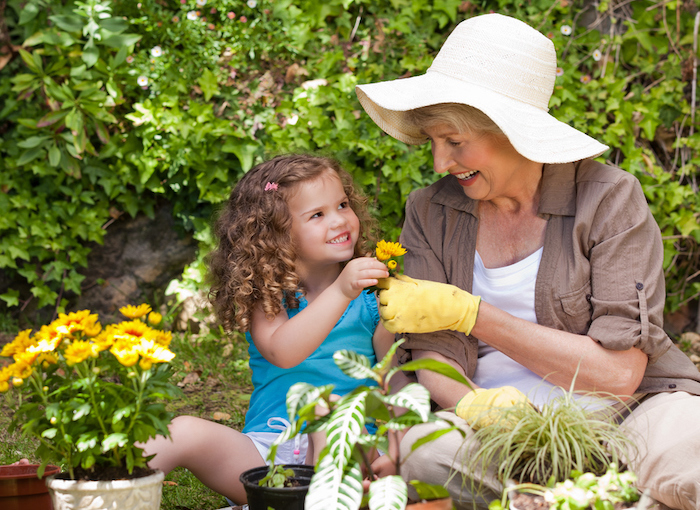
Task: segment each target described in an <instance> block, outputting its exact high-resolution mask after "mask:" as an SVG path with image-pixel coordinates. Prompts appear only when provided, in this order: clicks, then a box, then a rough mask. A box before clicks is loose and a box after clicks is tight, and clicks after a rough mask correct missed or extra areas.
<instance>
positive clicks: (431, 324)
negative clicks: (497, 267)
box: [377, 274, 481, 335]
mask: <svg viewBox="0 0 700 510" xmlns="http://www.w3.org/2000/svg"><path fill="white" fill-rule="evenodd" d="M377 287H379V288H380V289H383V290H382V291H380V292H379V314H380V315H381V317H382V323H383V324H384V327H385V328H386V329H387V330H389V331H390V332H392V333H431V332H433V331H442V330H444V329H451V330H453V331H461V332H463V333H466V334H467V335H468V334H469V333H470V332H471V330H472V328H473V327H474V323H476V314H477V313H478V311H479V302H480V301H481V298H480V297H479V296H472V295H471V294H470V293H469V292H467V291H465V290H462V289H460V288H458V287H455V286H454V285H448V284H446V283H437V282H431V281H427V280H414V279H413V278H410V277H408V276H405V275H402V274H400V275H397V276H395V277H390V278H382V279H381V280H379V283H378V284H377Z"/></svg>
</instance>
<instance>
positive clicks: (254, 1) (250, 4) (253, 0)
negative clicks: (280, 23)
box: [246, 0, 258, 9]
mask: <svg viewBox="0 0 700 510" xmlns="http://www.w3.org/2000/svg"><path fill="white" fill-rule="evenodd" d="M246 3H247V4H248V7H250V8H251V9H255V7H257V5H258V2H257V0H248V1H247V2H246Z"/></svg>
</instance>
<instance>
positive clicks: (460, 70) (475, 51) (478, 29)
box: [355, 14, 608, 163]
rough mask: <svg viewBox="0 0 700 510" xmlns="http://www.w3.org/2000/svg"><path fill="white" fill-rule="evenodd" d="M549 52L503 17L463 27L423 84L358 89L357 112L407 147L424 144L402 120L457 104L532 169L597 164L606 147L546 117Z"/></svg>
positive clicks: (525, 28) (542, 40)
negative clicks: (475, 112)
mask: <svg viewBox="0 0 700 510" xmlns="http://www.w3.org/2000/svg"><path fill="white" fill-rule="evenodd" d="M556 67H557V55H556V52H555V50H554V44H553V43H552V41H550V40H549V39H548V38H547V37H545V36H544V35H542V34H541V33H540V32H538V31H537V30H535V29H534V28H532V27H530V26H529V25H527V24H526V23H523V22H522V21H519V20H517V19H514V18H510V17H508V16H503V15H501V14H484V15H481V16H476V17H473V18H470V19H468V20H465V21H463V22H461V23H460V24H459V25H457V27H456V28H455V29H454V31H453V32H452V33H451V34H450V35H449V37H448V38H447V40H446V41H445V44H443V46H442V48H441V49H440V52H439V53H438V54H437V56H436V57H435V60H434V61H433V64H432V65H431V66H430V68H429V69H428V71H427V72H426V73H425V74H424V75H421V76H414V77H411V78H404V79H397V80H392V81H384V82H379V83H369V84H366V85H358V86H357V87H356V88H355V91H356V92H357V97H358V99H359V100H360V103H361V104H362V107H363V108H364V109H365V111H366V112H367V113H368V114H369V116H370V117H371V118H372V120H374V122H376V123H377V125H378V126H379V127H380V128H382V129H383V130H384V131H385V132H386V133H387V134H389V135H391V136H393V137H394V138H396V139H398V140H401V141H402V142H405V143H407V144H411V145H418V144H422V143H425V142H426V141H427V140H428V139H427V137H426V136H425V134H423V133H422V132H421V131H420V128H417V127H416V126H413V125H412V124H411V123H409V122H407V121H406V114H405V112H407V111H409V110H413V109H415V108H421V107H424V106H431V105H435V104H440V103H461V104H466V105H469V106H472V107H474V108H477V109H479V110H481V111H482V112H484V113H485V114H486V115H488V116H489V117H490V118H491V120H492V121H493V122H495V123H496V125H497V126H498V127H499V128H500V129H501V131H503V133H504V134H505V135H506V136H507V137H508V140H509V141H510V143H511V144H512V145H513V147H514V148H515V150H516V151H518V152H519V153H520V154H521V155H523V156H525V157H526V158H527V159H529V160H531V161H535V162H538V163H568V162H571V161H578V160H580V159H585V158H594V157H596V156H600V155H601V154H603V153H604V152H605V151H606V150H607V149H608V146H607V145H603V144H602V143H600V142H598V141H597V140H594V139H593V138H591V137H590V136H588V135H586V134H584V133H582V132H581V131H578V130H577V129H574V128H573V127H571V126H569V125H568V124H566V123H564V122H560V121H558V120H557V119H555V118H554V117H553V116H551V115H550V114H549V113H548V110H549V108H548V106H549V99H550V97H551V96H552V91H553V90H554V80H555V73H556Z"/></svg>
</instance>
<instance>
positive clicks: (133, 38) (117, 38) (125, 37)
mask: <svg viewBox="0 0 700 510" xmlns="http://www.w3.org/2000/svg"><path fill="white" fill-rule="evenodd" d="M140 40H141V36H140V35H136V34H119V35H110V36H109V37H105V38H104V39H103V40H102V41H101V42H102V44H103V45H105V46H109V47H111V48H122V47H125V46H132V45H134V44H136V43H137V42H139V41H140Z"/></svg>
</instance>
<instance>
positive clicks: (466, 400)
mask: <svg viewBox="0 0 700 510" xmlns="http://www.w3.org/2000/svg"><path fill="white" fill-rule="evenodd" d="M528 402H529V400H528V398H527V397H526V396H525V394H524V393H522V392H521V391H520V390H518V389H517V388H515V387H513V386H502V387H500V388H491V389H486V388H476V389H474V390H472V391H470V392H469V393H467V394H466V395H465V396H464V397H463V398H462V400H460V401H459V403H458V404H457V409H455V414H456V415H457V416H459V417H460V418H462V419H463V420H465V421H466V422H467V423H468V424H469V426H470V427H471V428H473V429H474V430H478V429H480V428H481V427H486V426H488V425H492V424H493V423H495V422H497V421H498V420H500V419H502V415H501V413H500V412H498V411H499V409H507V408H512V407H515V406H518V405H523V404H526V403H528Z"/></svg>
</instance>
